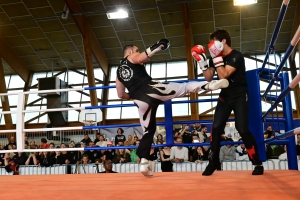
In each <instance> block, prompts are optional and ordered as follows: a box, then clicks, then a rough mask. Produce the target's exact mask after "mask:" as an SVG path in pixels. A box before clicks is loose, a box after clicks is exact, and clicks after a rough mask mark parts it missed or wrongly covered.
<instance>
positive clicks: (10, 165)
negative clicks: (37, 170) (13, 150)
mask: <svg viewBox="0 0 300 200" xmlns="http://www.w3.org/2000/svg"><path fill="white" fill-rule="evenodd" d="M4 165H5V169H6V171H7V173H10V172H12V173H13V175H19V165H18V164H17V163H16V162H15V161H14V160H13V159H11V158H10V157H9V154H5V155H4Z"/></svg>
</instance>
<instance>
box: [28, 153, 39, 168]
mask: <svg viewBox="0 0 300 200" xmlns="http://www.w3.org/2000/svg"><path fill="white" fill-rule="evenodd" d="M39 159H40V156H39V153H38V152H30V154H29V156H28V158H27V160H26V162H25V165H38V164H39Z"/></svg>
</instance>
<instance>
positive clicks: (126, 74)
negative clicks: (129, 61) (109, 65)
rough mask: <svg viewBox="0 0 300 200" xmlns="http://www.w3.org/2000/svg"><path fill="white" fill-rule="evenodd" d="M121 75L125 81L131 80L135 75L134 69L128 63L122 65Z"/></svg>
mask: <svg viewBox="0 0 300 200" xmlns="http://www.w3.org/2000/svg"><path fill="white" fill-rule="evenodd" d="M119 76H120V77H121V78H122V79H123V80H124V81H130V79H131V78H132V76H133V70H132V69H131V68H130V67H128V65H121V66H120V68H119Z"/></svg>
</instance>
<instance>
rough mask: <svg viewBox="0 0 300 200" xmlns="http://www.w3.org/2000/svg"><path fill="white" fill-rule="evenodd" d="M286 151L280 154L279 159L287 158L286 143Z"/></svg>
mask: <svg viewBox="0 0 300 200" xmlns="http://www.w3.org/2000/svg"><path fill="white" fill-rule="evenodd" d="M283 149H284V152H283V153H282V154H280V155H279V156H278V159H279V160H287V153H286V145H284V147H283Z"/></svg>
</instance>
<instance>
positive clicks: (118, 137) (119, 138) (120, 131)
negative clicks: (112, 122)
mask: <svg viewBox="0 0 300 200" xmlns="http://www.w3.org/2000/svg"><path fill="white" fill-rule="evenodd" d="M123 133H124V130H123V129H122V128H118V130H117V135H116V136H115V144H116V145H119V142H123V145H124V142H125V141H126V137H125V135H123ZM120 145H121V144H120ZM120 145H119V146H120Z"/></svg>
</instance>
